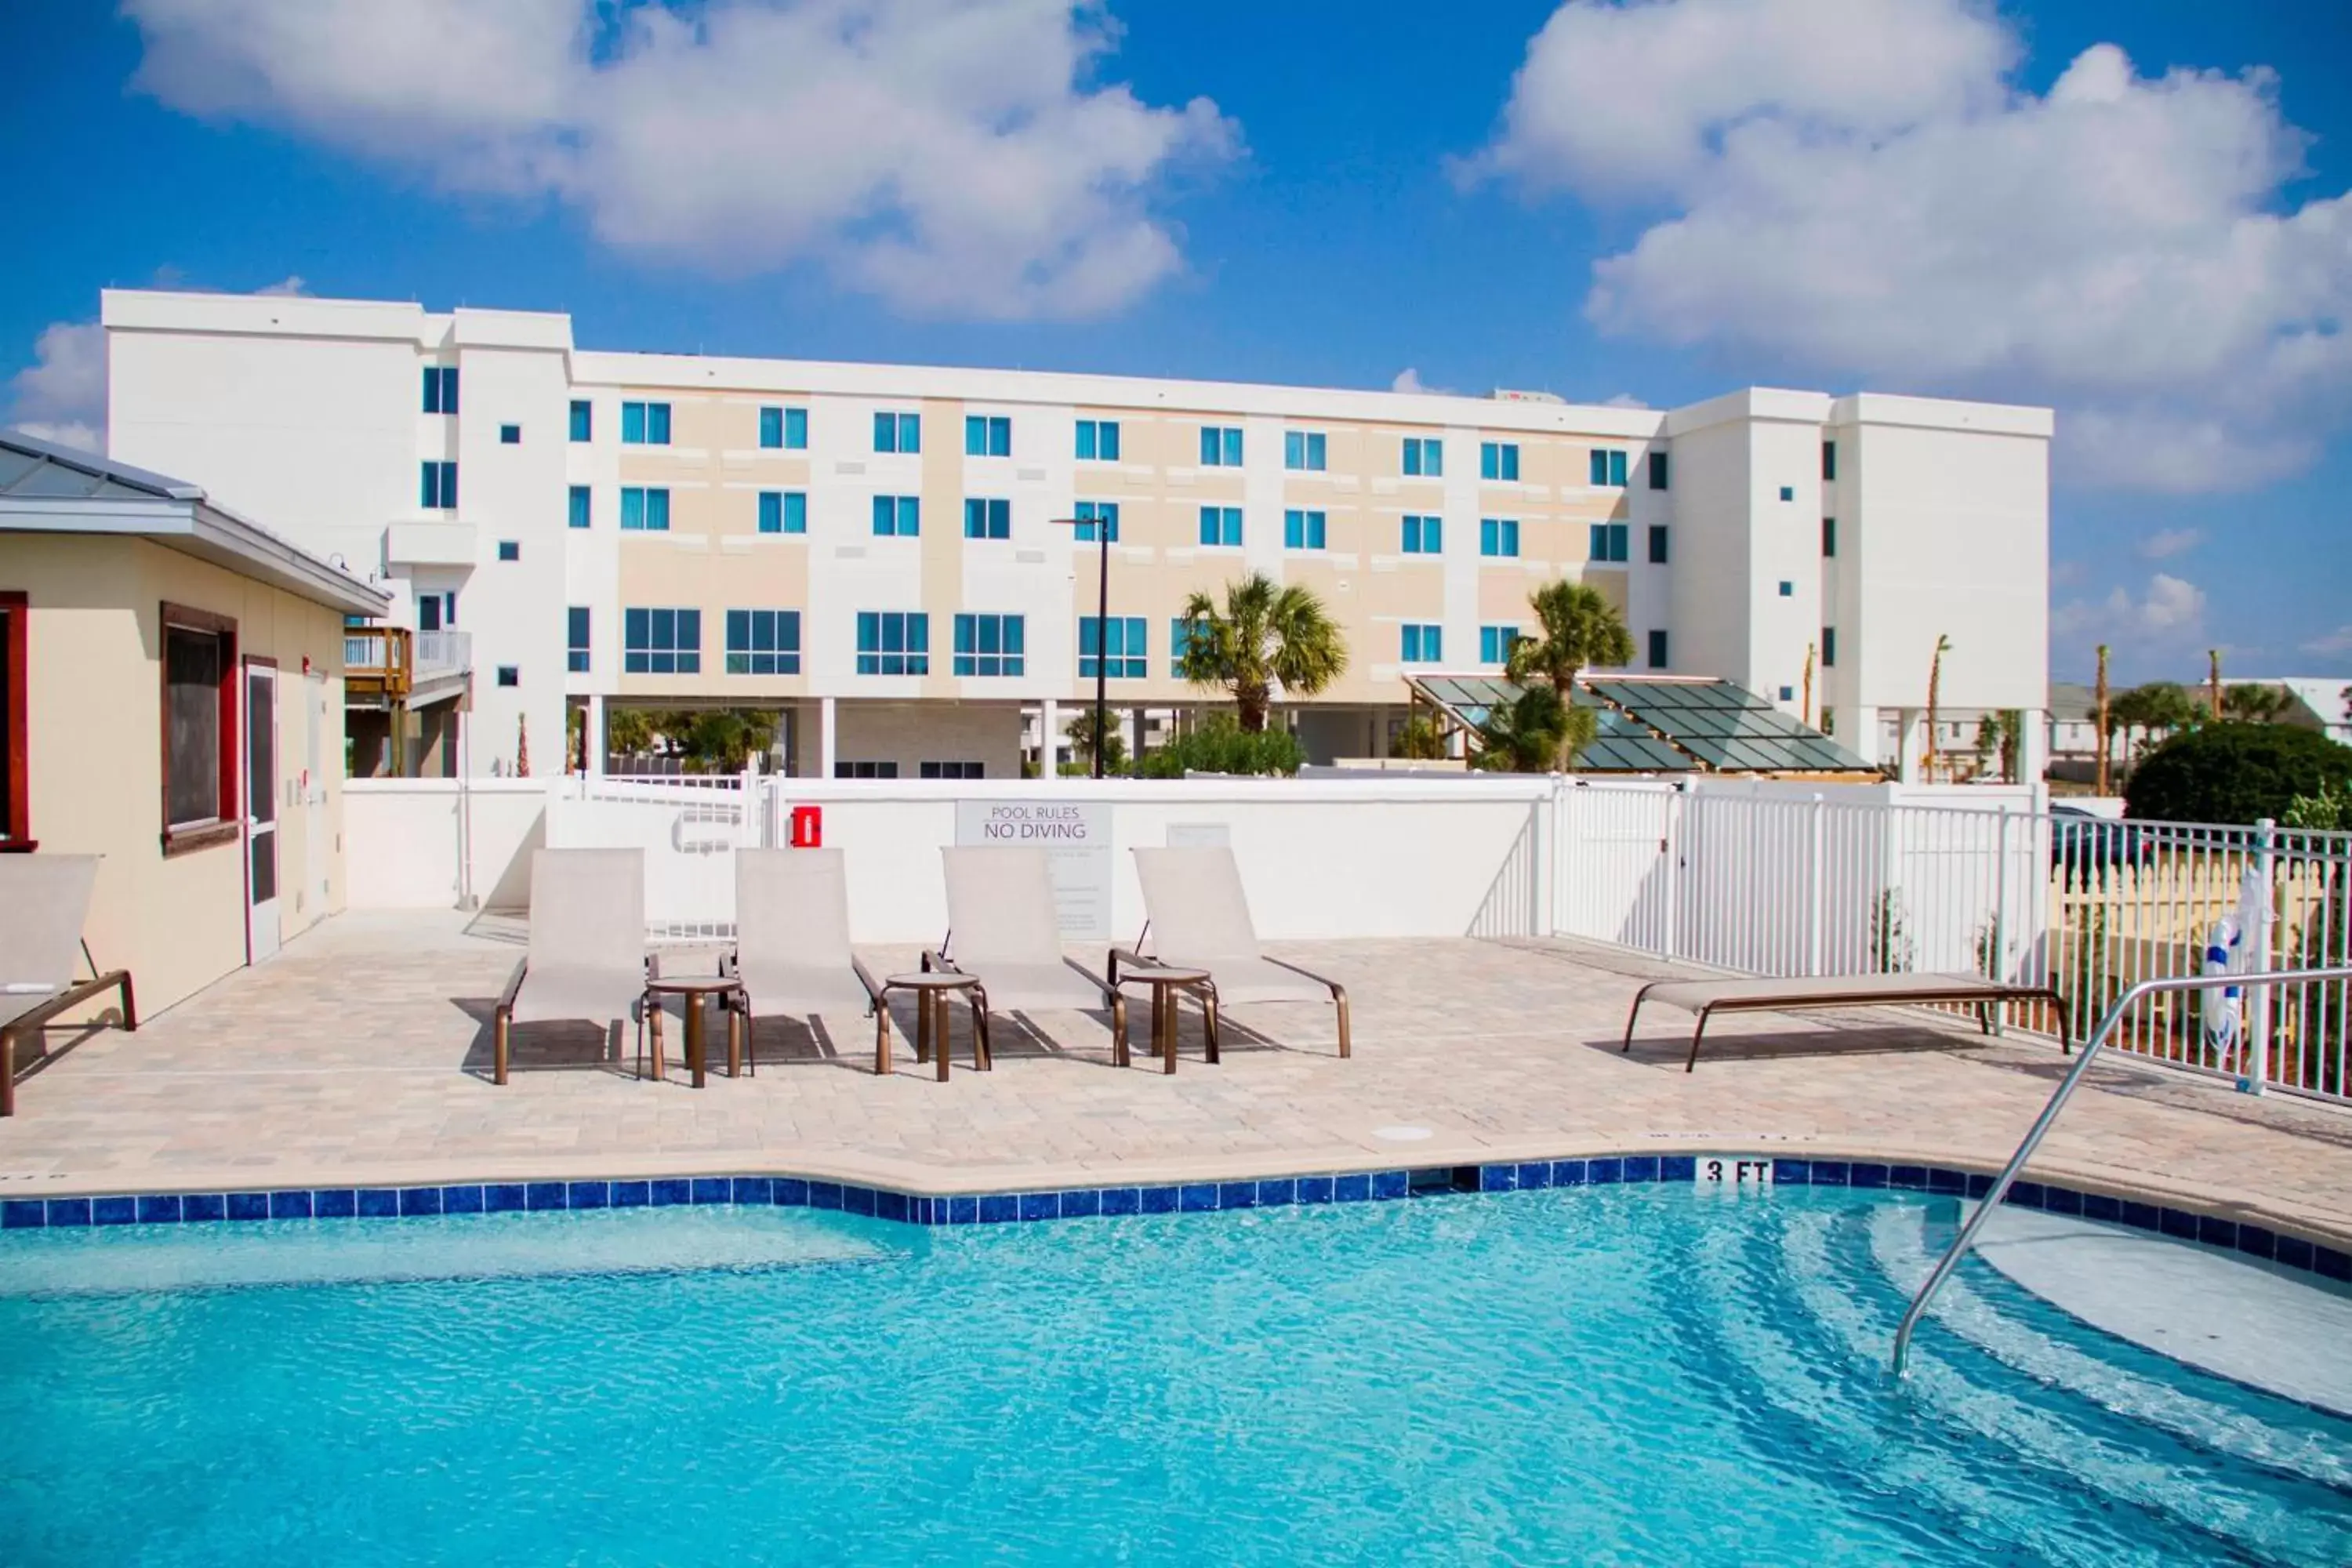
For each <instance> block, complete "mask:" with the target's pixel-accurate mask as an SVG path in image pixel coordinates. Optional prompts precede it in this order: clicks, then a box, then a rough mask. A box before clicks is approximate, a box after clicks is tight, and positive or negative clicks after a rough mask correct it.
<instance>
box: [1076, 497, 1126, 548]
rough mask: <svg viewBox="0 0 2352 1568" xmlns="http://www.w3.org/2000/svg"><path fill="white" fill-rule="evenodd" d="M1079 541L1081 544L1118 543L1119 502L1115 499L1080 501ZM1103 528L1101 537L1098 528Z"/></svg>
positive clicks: (1078, 517)
mask: <svg viewBox="0 0 2352 1568" xmlns="http://www.w3.org/2000/svg"><path fill="white" fill-rule="evenodd" d="M1076 517H1077V520H1078V542H1079V543H1081V544H1095V543H1104V544H1117V543H1118V502H1117V501H1115V500H1082V501H1080V502H1079V503H1078V506H1077V511H1076ZM1097 528H1099V529H1101V530H1102V533H1101V535H1100V537H1099V538H1097V535H1096V533H1095V530H1096V529H1097Z"/></svg>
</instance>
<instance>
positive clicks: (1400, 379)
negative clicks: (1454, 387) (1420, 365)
mask: <svg viewBox="0 0 2352 1568" xmlns="http://www.w3.org/2000/svg"><path fill="white" fill-rule="evenodd" d="M1389 390H1390V391H1391V392H1435V391H1436V390H1437V388H1435V387H1433V386H1426V385H1423V384H1422V379H1421V372H1419V371H1417V370H1415V369H1413V367H1412V366H1411V365H1407V366H1405V367H1404V368H1403V369H1402V370H1401V371H1399V372H1397V373H1396V379H1395V380H1394V381H1391V382H1390V383H1389Z"/></svg>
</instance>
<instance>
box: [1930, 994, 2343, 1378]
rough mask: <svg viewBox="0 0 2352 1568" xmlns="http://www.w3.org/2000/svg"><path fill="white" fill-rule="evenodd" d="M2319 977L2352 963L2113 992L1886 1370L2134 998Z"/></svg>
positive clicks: (1947, 1259)
mask: <svg viewBox="0 0 2352 1568" xmlns="http://www.w3.org/2000/svg"><path fill="white" fill-rule="evenodd" d="M2321 980H2352V967H2338V968H2333V969H2281V970H2267V971H2263V972H2262V973H2252V974H2183V975H2178V976H2175V977H2173V978H2170V979H2166V980H2143V981H2141V982H2140V983H2139V984H2137V985H2134V986H2133V987H2132V988H2131V989H2130V990H2128V991H2126V992H2125V993H2124V994H2122V995H2121V996H2119V997H2117V998H2116V1003H2115V1005H2114V1006H2112V1007H2109V1008H2108V1009H2107V1014H2106V1016H2105V1017H2104V1018H2101V1019H2100V1020H2099V1026H2098V1028H2097V1029H2095V1030H2094V1031H2093V1032H2092V1035H2091V1037H2090V1039H2089V1040H2087V1041H2085V1042H2084V1046H2083V1048H2082V1050H2081V1052H2080V1053H2079V1054H2078V1055H2076V1057H2075V1058H2074V1066H2073V1067H2072V1068H2068V1069H2067V1072H2066V1076H2065V1078H2063V1079H2061V1080H2060V1081H2059V1084H2058V1088H2057V1089H2056V1090H2055V1091H2054V1092H2053V1093H2052V1094H2051V1096H2050V1103H2049V1104H2047V1105H2045V1106H2043V1107H2042V1114H2041V1115H2040V1116H2038V1117H2036V1118H2035V1119H2034V1122H2033V1126H2032V1128H2031V1129H2030V1130H2029V1131H2027V1132H2026V1134H2025V1142H2022V1143H2020V1144H2019V1145H2018V1146H2017V1152H2016V1153H2014V1154H2011V1156H2010V1157H2009V1163H2008V1164H2007V1165H2004V1166H2003V1167H2001V1173H2000V1177H1999V1178H1998V1179H1996V1180H1995V1181H1994V1183H1993V1184H1992V1187H1991V1189H1990V1191H1988V1192H1987V1193H1986V1194H1985V1195H1984V1201H1983V1202H1982V1203H1980V1204H1979V1205H1977V1212H1976V1213H1974V1214H1972V1215H1969V1221H1968V1223H1967V1224H1966V1225H1964V1226H1960V1234H1959V1235H1958V1237H1954V1238H1953V1241H1952V1245H1951V1246H1950V1247H1948V1248H1947V1249H1946V1250H1945V1253H1944V1256H1943V1257H1941V1258H1937V1260H1936V1267H1935V1268H1933V1269H1932V1270H1930V1271H1929V1272H1928V1275H1927V1282H1926V1283H1924V1284H1922V1285H1921V1286H1920V1287H1919V1292H1918V1294H1917V1295H1916V1296H1914V1297H1912V1298H1911V1308H1910V1310H1908V1311H1906V1312H1905V1313H1904V1314H1903V1322H1902V1325H1901V1326H1900V1327H1899V1328H1897V1329H1896V1330H1895V1354H1894V1357H1893V1359H1892V1361H1891V1362H1890V1363H1889V1370H1891V1371H1892V1372H1893V1373H1895V1376H1896V1377H1901V1376H1902V1375H1903V1371H1904V1364H1905V1363H1906V1361H1908V1360H1909V1358H1910V1354H1911V1334H1912V1331H1914V1330H1916V1328H1917V1327H1918V1326H1919V1320H1920V1318H1922V1317H1923V1316H1925V1315H1926V1313H1927V1304H1928V1303H1929V1302H1930V1301H1932V1300H1935V1296H1936V1292H1937V1290H1938V1289H1942V1288H1943V1284H1944V1281H1945V1280H1946V1279H1948V1278H1950V1276H1951V1273H1952V1270H1953V1269H1955V1268H1958V1267H1959V1262H1960V1258H1961V1257H1962V1256H1963V1255H1965V1254H1966V1253H1967V1251H1968V1249H1969V1246H1970V1245H1971V1244H1972V1243H1974V1242H1975V1240H1976V1237H1977V1232H1978V1231H1979V1230H1981V1229H1983V1228H1984V1223H1985V1221H1986V1220H1987V1219H1989V1218H1990V1217H1991V1215H1992V1212H1993V1211H1994V1210H1995V1209H1997V1208H1999V1207H2000V1201H2001V1199H2002V1198H2003V1197H2005V1196H2007V1195H2008V1194H2009V1188H2010V1184H2011V1183H2012V1182H2014V1181H2016V1180H2017V1175H2018V1173H2019V1172H2020V1171H2022V1170H2023V1169H2024V1168H2025V1163H2026V1161H2028V1160H2030V1159H2032V1157H2033V1151H2034V1150H2035V1149H2037V1148H2039V1147H2040V1146H2041V1143H2042V1138H2043V1136H2044V1135H2045V1134H2047V1133H2048V1132H2049V1131H2050V1126H2051V1123H2053V1122H2054V1121H2057V1120H2058V1113H2059V1112H2060V1111H2061V1110H2064V1109H2065V1108H2066V1101H2067V1100H2069V1099H2070V1098H2071V1097H2072V1096H2073V1095H2074V1087H2075V1086H2076V1085H2077V1084H2079V1083H2081V1082H2082V1081H2083V1075H2084V1073H2086V1072H2088V1071H2089V1070H2090V1068H2091V1063H2092V1062H2093V1061H2095V1059H2097V1058H2098V1055H2099V1047H2102V1046H2104V1045H2105V1044H2106V1043H2107V1038H2108V1037H2109V1036H2111V1035H2113V1034H2114V1033H2115V1030H2116V1024H2117V1023H2119V1022H2120V1021H2121V1020H2122V1018H2123V1016H2124V1015H2125V1014H2126V1013H2127V1012H2129V1011H2130V1010H2131V1008H2132V1007H2133V1006H2134V1005H2136V1004H2137V1002H2138V1001H2139V1000H2140V998H2142V997H2143V996H2149V995H2153V994H2156V993H2158V992H2159V991H2210V990H2213V989H2214V988H2216V987H2217V986H2228V985H2239V986H2243V987H2245V988H2246V990H2247V991H2248V992H2249V993H2251V992H2252V990H2253V989H2254V987H2256V986H2271V985H2300V984H2310V983H2311V982H2313V981H2321ZM2253 1010H2254V1009H2253V1005H2251V1004H2250V1005H2247V1007H2246V1008H2245V1013H2244V1018H2245V1022H2244V1025H2243V1026H2242V1027H2243V1028H2244V1030H2245V1031H2246V1037H2253ZM2239 1048H2240V1050H2241V1051H2244V1050H2246V1049H2248V1048H2250V1047H2247V1046H2244V1045H2242V1046H2241V1047H2239Z"/></svg>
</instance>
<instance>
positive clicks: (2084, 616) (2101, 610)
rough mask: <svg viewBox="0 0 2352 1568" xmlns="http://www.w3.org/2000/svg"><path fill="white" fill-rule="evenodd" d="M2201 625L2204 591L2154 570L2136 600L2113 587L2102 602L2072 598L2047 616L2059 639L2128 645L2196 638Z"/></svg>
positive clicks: (2183, 579) (2123, 589)
mask: <svg viewBox="0 0 2352 1568" xmlns="http://www.w3.org/2000/svg"><path fill="white" fill-rule="evenodd" d="M2204 624H2205V590H2203V589H2202V588H2200V587H2199V586H2197V584H2194V583H2191V582H2189V581H2188V580H2187V579H2186V578H2181V577H2175V576H2172V575H2171V574H2168V573H2164V572H2158V573H2157V574H2155V575H2153V576H2151V577H2150V578H2148V580H2147V593H2145V594H2143V595H2140V596H2139V597H2138V598H2134V597H2133V596H2132V595H2131V591H2130V590H2129V589H2126V588H2123V587H2117V588H2116V589H2115V590H2114V591H2113V592H2111V593H2110V594H2109V595H2107V596H2106V597H2105V599H2103V600H2099V601H2095V602H2091V601H2084V600H2081V599H2075V600H2072V601H2070V602H2068V603H2066V604H2063V605H2059V606H2058V607H2057V608H2056V609H2055V610H2053V611H2052V612H2051V614H2050V627H2051V630H2052V631H2053V632H2054V633H2057V634H2058V635H2060V636H2066V637H2076V636H2092V635H2095V636H2097V637H2103V638H2106V639H2109V640H2112V641H2115V642H2126V643H2142V644H2147V643H2182V644H2186V643H2188V642H2189V641H2193V640H2194V639H2195V637H2196V634H2197V633H2198V632H2200V630H2201V629H2202V628H2203V626H2204Z"/></svg>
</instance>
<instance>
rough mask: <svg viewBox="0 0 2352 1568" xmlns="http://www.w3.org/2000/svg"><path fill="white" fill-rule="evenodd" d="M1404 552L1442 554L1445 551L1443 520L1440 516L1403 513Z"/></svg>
mask: <svg viewBox="0 0 2352 1568" xmlns="http://www.w3.org/2000/svg"><path fill="white" fill-rule="evenodd" d="M1404 552H1405V553H1406V554H1407V555H1442V554H1444V552H1445V520H1444V518H1442V517H1425V516H1415V515H1414V514H1413V513H1412V512H1407V513H1405V515H1404Z"/></svg>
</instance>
